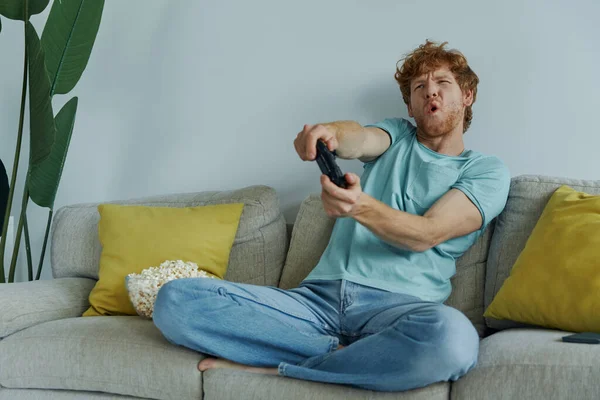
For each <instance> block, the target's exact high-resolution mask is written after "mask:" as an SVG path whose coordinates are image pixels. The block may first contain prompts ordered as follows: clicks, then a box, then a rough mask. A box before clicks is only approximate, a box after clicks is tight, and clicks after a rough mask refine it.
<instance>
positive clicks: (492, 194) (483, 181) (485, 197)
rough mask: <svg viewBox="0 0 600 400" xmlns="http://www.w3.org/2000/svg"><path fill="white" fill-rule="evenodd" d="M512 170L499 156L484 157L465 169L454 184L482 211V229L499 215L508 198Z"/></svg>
mask: <svg viewBox="0 0 600 400" xmlns="http://www.w3.org/2000/svg"><path fill="white" fill-rule="evenodd" d="M510 179H511V178H510V171H509V170H508V168H507V167H506V165H504V163H503V162H502V161H501V160H500V159H499V158H497V157H484V158H482V159H480V160H478V161H476V162H474V163H473V164H472V165H471V166H469V167H468V168H467V169H466V170H464V171H463V173H462V175H461V176H460V178H459V179H458V181H457V182H456V183H455V184H454V185H453V186H452V188H454V189H458V190H460V191H462V192H463V193H464V194H465V195H466V196H467V197H468V198H469V199H470V200H471V201H472V202H473V204H475V206H476V207H477V208H478V209H479V212H480V213H481V218H482V220H483V223H482V225H481V228H480V230H484V229H485V227H486V226H487V225H488V224H489V223H490V222H491V221H492V220H493V219H494V218H495V217H497V216H498V215H499V214H500V213H501V212H502V210H503V209H504V206H505V205H506V201H507V199H508V191H509V189H510Z"/></svg>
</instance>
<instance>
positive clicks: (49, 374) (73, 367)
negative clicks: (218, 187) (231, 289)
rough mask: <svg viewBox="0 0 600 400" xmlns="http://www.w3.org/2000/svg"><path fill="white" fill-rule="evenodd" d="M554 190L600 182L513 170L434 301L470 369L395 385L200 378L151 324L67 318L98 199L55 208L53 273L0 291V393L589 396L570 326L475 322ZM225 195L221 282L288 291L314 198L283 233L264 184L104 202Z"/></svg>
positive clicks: (316, 242)
mask: <svg viewBox="0 0 600 400" xmlns="http://www.w3.org/2000/svg"><path fill="white" fill-rule="evenodd" d="M561 185H569V186H571V187H573V188H574V189H576V190H581V191H585V192H588V193H592V194H593V193H599V194H600V181H583V180H576V179H567V178H556V177H544V176H534V175H525V176H520V177H516V178H513V180H512V184H511V192H510V195H509V199H508V203H507V206H506V208H505V210H504V211H503V213H502V214H500V215H499V216H498V218H497V219H496V220H495V221H494V222H493V223H492V224H490V226H488V228H487V229H486V231H485V232H484V234H483V235H482V236H481V237H480V238H479V240H478V241H477V242H476V243H475V244H474V245H473V246H472V247H471V248H470V249H469V250H468V251H467V252H466V253H465V254H464V255H463V256H462V257H460V258H459V259H458V260H457V263H456V270H457V271H456V275H455V276H454V277H453V278H452V286H453V291H452V295H451V296H450V297H449V298H448V300H447V301H446V303H447V304H448V305H450V306H452V307H455V308H457V309H458V310H459V311H461V312H463V313H464V314H465V315H466V316H467V317H468V318H469V319H470V320H471V322H472V323H473V324H474V326H475V327H476V328H477V330H478V332H479V334H480V337H481V342H480V352H479V359H478V364H477V366H476V367H475V368H474V369H473V370H471V371H470V372H469V373H468V374H467V375H465V376H464V377H462V378H461V379H459V380H458V381H456V382H440V383H437V384H434V385H430V386H428V387H425V388H420V389H416V390H411V391H407V392H398V393H391V392H373V391H368V390H361V389H356V388H352V387H347V386H342V385H331V384H324V383H319V382H309V381H302V380H297V379H291V378H285V377H281V376H272V375H264V374H256V373H249V372H246V371H239V370H226V369H221V370H209V371H207V372H205V373H201V372H200V371H198V370H197V368H196V366H197V363H198V362H199V361H200V360H202V359H203V358H204V357H205V355H203V354H200V353H197V352H194V351H191V350H189V349H186V348H183V347H179V346H174V345H172V344H171V343H169V342H168V341H167V340H166V339H165V338H164V337H163V336H162V335H161V333H160V332H159V331H158V329H156V327H155V326H154V324H153V323H152V321H149V320H145V319H142V318H140V317H137V316H124V317H115V316H111V317H89V318H81V317H79V315H80V314H81V313H82V312H83V311H84V310H85V309H86V308H87V306H88V305H89V304H88V295H89V292H90V290H91V288H92V287H93V286H94V284H95V282H96V280H97V278H98V261H99V256H100V253H101V250H102V249H101V247H100V245H99V243H98V235H97V223H98V213H97V204H91V203H90V204H79V205H69V206H66V207H63V208H61V209H60V210H58V212H57V213H56V214H55V217H54V221H53V227H52V235H51V251H52V254H51V262H52V271H53V276H54V278H55V279H53V280H51V281H40V282H28V283H19V284H10V285H7V286H3V287H2V290H1V291H0V301H2V304H3V306H4V307H3V308H2V309H1V310H0V336H1V337H2V340H0V400H2V399H15V398H18V399H25V400H28V399H29V400H33V399H36V400H37V399H56V400H68V399H80V398H85V399H115V400H117V399H133V398H149V399H211V400H212V399H215V400H217V399H218V400H228V399H257V400H258V399H261V400H262V399H291V400H300V399H321V398H323V399H325V398H326V399H339V400H346V399H365V400H366V399H369V400H371V399H373V400H375V399H401V400H407V399H411V400H412V399H450V398H451V399H478V400H479V399H483V400H486V399H490V400H491V399H514V398H523V399H540V400H541V399H544V400H546V399H564V398H568V399H569V400H578V399H593V398H600V384H599V383H598V382H599V381H598V380H597V379H596V377H597V376H598V375H599V374H600V346H594V345H580V344H573V343H564V342H562V341H561V338H562V336H564V335H566V334H569V332H562V331H556V330H548V329H541V328H538V327H523V326H522V325H519V324H514V323H511V322H509V321H486V320H485V319H484V318H483V312H484V310H485V308H486V307H487V305H489V304H490V302H491V300H492V299H493V297H494V295H495V293H497V291H498V290H499V288H500V287H501V285H502V283H503V281H504V279H506V277H507V276H508V275H509V274H510V269H511V267H512V265H513V263H514V261H515V260H516V258H517V257H518V255H519V252H520V251H521V250H522V249H523V247H524V246H525V242H526V240H527V238H528V235H529V234H530V233H531V230H532V229H533V227H534V226H535V223H536V221H537V219H538V218H539V216H540V214H541V212H542V210H543V208H544V205H545V204H546V202H547V200H548V198H549V197H550V195H551V194H552V192H553V190H555V189H556V188H558V187H559V186H561ZM235 202H243V203H244V204H245V208H244V212H243V213H242V217H241V221H240V226H239V228H238V231H237V234H236V238H235V241H234V246H233V248H232V252H231V257H230V261H229V267H228V272H227V275H226V277H225V279H228V280H231V281H235V282H245V283H252V284H258V285H272V286H279V287H281V288H292V287H295V286H297V285H298V284H299V283H300V282H301V281H302V279H303V278H304V277H306V276H307V274H308V273H309V272H310V270H311V269H312V268H313V267H314V266H315V265H316V263H317V261H318V260H319V257H320V255H321V254H322V253H323V251H324V249H325V247H326V246H327V244H328V241H329V235H330V233H331V230H332V227H333V224H334V220H333V219H332V218H329V217H327V215H326V214H325V212H324V210H323V207H322V204H321V201H320V197H319V195H318V194H311V195H309V196H307V197H306V199H305V200H304V201H303V202H302V204H301V206H300V211H299V213H298V216H297V219H296V221H295V223H294V225H293V230H292V232H291V240H290V241H288V235H287V234H286V228H287V227H286V222H285V219H284V217H283V215H282V213H281V210H280V208H279V200H278V197H277V194H276V192H275V191H274V190H273V189H272V188H270V187H267V186H250V187H246V188H241V189H237V190H229V191H218V192H217V191H211V192H201V193H187V194H173V195H166V196H155V197H146V198H140V199H131V200H127V201H115V202H113V203H117V204H144V205H157V206H171V207H183V206H186V207H187V206H197V205H203V204H226V203H235ZM500 329H502V330H500Z"/></svg>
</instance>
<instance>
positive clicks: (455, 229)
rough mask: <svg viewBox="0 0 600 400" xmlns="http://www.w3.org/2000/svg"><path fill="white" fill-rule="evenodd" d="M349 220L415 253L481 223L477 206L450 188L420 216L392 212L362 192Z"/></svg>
mask: <svg viewBox="0 0 600 400" xmlns="http://www.w3.org/2000/svg"><path fill="white" fill-rule="evenodd" d="M352 217H353V218H354V219H356V220H357V221H358V222H359V223H360V224H362V225H364V226H365V227H367V228H368V229H369V230H371V232H373V233H374V234H375V235H377V236H379V237H380V238H381V239H383V240H385V241H386V242H388V243H391V244H394V245H396V246H398V247H401V248H405V249H408V250H412V251H419V252H421V251H426V250H429V249H430V248H432V247H435V246H437V245H438V244H440V243H443V242H445V241H446V240H449V239H452V238H455V237H459V236H464V235H468V234H469V233H471V232H474V231H476V230H478V229H479V228H480V227H481V224H482V218H481V213H480V212H479V210H478V209H477V207H475V205H474V204H473V203H472V202H471V200H469V198H468V197H467V196H465V194H464V193H463V192H461V191H460V190H458V189H450V191H448V192H447V193H446V194H444V195H443V196H442V197H441V198H440V199H438V201H436V202H435V203H434V205H433V206H431V208H429V210H427V212H426V213H425V214H424V215H423V216H419V215H414V214H410V213H407V212H404V211H399V210H396V209H394V208H391V207H390V206H388V205H387V204H384V203H382V202H380V201H379V200H376V199H374V198H373V197H371V196H369V195H367V194H364V193H363V194H362V195H361V200H360V201H359V203H358V207H357V209H356V211H355V213H354V215H353V216H352Z"/></svg>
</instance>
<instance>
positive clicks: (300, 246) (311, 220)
mask: <svg viewBox="0 0 600 400" xmlns="http://www.w3.org/2000/svg"><path fill="white" fill-rule="evenodd" d="M334 223H335V218H332V217H329V216H328V215H327V214H326V213H325V210H324V209H323V203H322V202H321V197H320V195H318V194H311V195H310V196H308V197H307V198H306V199H304V201H303V202H302V204H300V209H299V210H298V214H297V216H296V221H295V222H294V228H293V230H292V238H291V240H290V248H289V250H288V254H287V258H286V259H285V265H284V266H283V271H282V273H281V280H280V281H279V287H280V288H282V289H291V288H295V287H298V285H299V284H300V282H302V280H303V279H304V278H306V277H307V276H308V274H309V273H310V271H312V270H313V268H314V267H315V266H316V265H317V263H318V262H319V259H320V258H321V255H322V254H323V252H324V251H325V248H326V247H327V244H328V243H329V237H330V236H331V231H332V230H333V225H334Z"/></svg>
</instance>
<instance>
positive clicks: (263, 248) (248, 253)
mask: <svg viewBox="0 0 600 400" xmlns="http://www.w3.org/2000/svg"><path fill="white" fill-rule="evenodd" d="M105 203H106V204H136V205H145V206H152V207H196V206H203V205H211V204H231V203H244V210H243V212H242V217H241V219H240V224H239V227H238V231H237V234H236V237H235V241H234V244H233V248H232V249H231V253H230V257H229V264H228V268H227V274H226V275H225V279H227V280H230V281H234V282H244V283H253V284H259V285H277V283H278V282H279V277H280V275H281V268H282V267H283V262H284V259H285V254H286V250H287V235H286V225H285V219H284V217H283V214H281V210H280V208H279V199H278V197H277V193H276V192H275V190H274V189H273V188H271V187H268V186H249V187H246V188H242V189H238V190H231V191H210V192H199V193H183V194H171V195H166V196H153V197H144V198H137V199H132V200H125V201H111V202H105ZM98 205H99V203H89V204H76V205H70V206H65V207H62V208H60V209H59V210H58V211H57V212H56V215H55V217H54V221H53V225H52V226H53V229H52V244H51V246H52V247H51V250H52V272H53V276H54V277H55V278H61V277H84V278H92V279H98V269H99V260H100V254H101V250H102V248H101V246H100V241H99V240H98V221H99V218H100V216H99V214H98V210H97V207H98Z"/></svg>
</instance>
